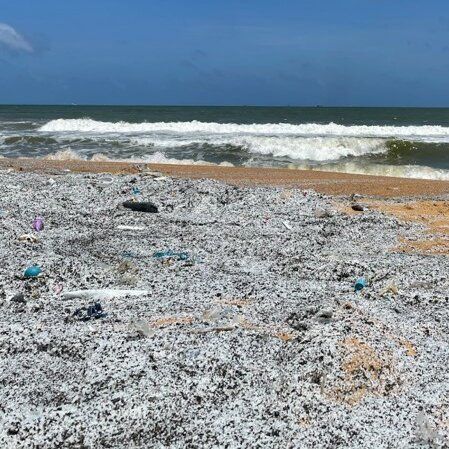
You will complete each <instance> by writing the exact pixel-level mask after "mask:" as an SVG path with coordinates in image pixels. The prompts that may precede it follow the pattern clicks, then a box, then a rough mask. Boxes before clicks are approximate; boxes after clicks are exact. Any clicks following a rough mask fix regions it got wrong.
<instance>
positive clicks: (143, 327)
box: [129, 320, 155, 338]
mask: <svg viewBox="0 0 449 449" xmlns="http://www.w3.org/2000/svg"><path fill="white" fill-rule="evenodd" d="M129 329H130V331H132V332H134V331H135V332H137V333H139V334H140V335H143V336H144V337H147V338H149V337H153V336H154V334H155V331H154V329H151V328H150V326H149V324H148V323H147V322H146V321H144V320H133V321H131V323H130V325H129Z"/></svg>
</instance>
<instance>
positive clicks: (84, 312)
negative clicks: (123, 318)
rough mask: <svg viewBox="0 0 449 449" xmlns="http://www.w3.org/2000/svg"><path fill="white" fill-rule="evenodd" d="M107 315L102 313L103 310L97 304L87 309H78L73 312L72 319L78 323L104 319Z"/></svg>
mask: <svg viewBox="0 0 449 449" xmlns="http://www.w3.org/2000/svg"><path fill="white" fill-rule="evenodd" d="M106 315H107V314H106V313H105V312H103V308H102V307H101V304H100V303H99V302H97V303H95V304H92V305H90V306H88V307H80V308H79V309H76V310H75V312H73V317H74V318H76V319H77V320H79V321H89V320H90V319H92V318H94V319H98V318H104V317H105V316H106Z"/></svg>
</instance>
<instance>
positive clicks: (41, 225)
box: [33, 217, 44, 232]
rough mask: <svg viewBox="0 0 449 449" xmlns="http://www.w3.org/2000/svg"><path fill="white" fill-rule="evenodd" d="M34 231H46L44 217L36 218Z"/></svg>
mask: <svg viewBox="0 0 449 449" xmlns="http://www.w3.org/2000/svg"><path fill="white" fill-rule="evenodd" d="M33 229H34V230H35V231H36V232H39V231H42V229H44V219H43V218H42V217H36V218H35V219H34V220H33Z"/></svg>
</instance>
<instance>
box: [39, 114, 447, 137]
mask: <svg viewBox="0 0 449 449" xmlns="http://www.w3.org/2000/svg"><path fill="white" fill-rule="evenodd" d="M39 131H41V132H79V133H93V134H102V133H115V134H135V133H154V132H170V133H175V134H186V133H204V134H215V135H220V134H253V135H267V136H270V135H271V136H272V135H296V136H303V137H359V138H360V137H374V138H387V139H391V138H399V139H401V138H404V139H405V138H406V139H416V140H424V141H425V140H426V139H430V140H431V141H433V142H435V141H442V142H449V127H445V126H436V125H423V126H379V125H373V126H371V125H352V126H347V125H339V124H336V123H328V124H319V123H304V124H290V123H266V124H257V123H254V124H237V123H215V122H199V121H195V120H194V121H190V122H151V123H150V122H143V123H128V122H101V121H97V120H92V119H89V118H83V119H56V120H52V121H50V122H48V123H46V124H45V125H43V126H41V127H40V128H39Z"/></svg>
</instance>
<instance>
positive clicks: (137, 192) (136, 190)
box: [133, 187, 142, 195]
mask: <svg viewBox="0 0 449 449" xmlns="http://www.w3.org/2000/svg"><path fill="white" fill-rule="evenodd" d="M141 194H142V192H141V191H140V189H139V188H138V187H133V195H141Z"/></svg>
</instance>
